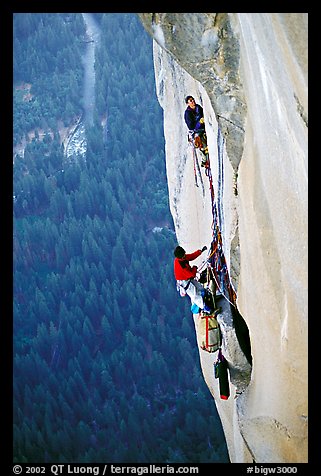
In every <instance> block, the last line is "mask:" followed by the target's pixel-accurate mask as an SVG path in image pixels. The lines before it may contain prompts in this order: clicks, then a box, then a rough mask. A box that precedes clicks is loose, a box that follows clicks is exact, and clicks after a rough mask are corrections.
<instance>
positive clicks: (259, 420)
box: [139, 13, 308, 463]
mask: <svg viewBox="0 0 321 476" xmlns="http://www.w3.org/2000/svg"><path fill="white" fill-rule="evenodd" d="M139 17H140V18H141V20H142V22H143V24H144V26H145V27H146V29H147V31H149V33H150V34H151V35H152V36H153V38H154V64H155V77H156V84H157V95H158V98H159V101H160V104H161V106H162V108H163V109H164V135H165V139H166V167H167V176H168V186H169V195H170V206H171V212H172V215H173V219H174V223H175V229H176V234H177V238H178V241H179V243H180V244H181V245H182V246H183V247H184V248H185V249H186V250H188V251H193V250H194V249H196V248H198V247H201V246H202V245H204V244H207V245H209V244H210V243H211V241H212V228H211V226H212V220H213V217H212V210H211V199H210V192H209V185H208V177H207V176H206V175H205V173H204V169H202V171H201V175H198V187H196V186H195V178H194V170H193V158H192V150H191V149H190V147H189V145H188V142H187V128H186V125H185V123H184V119H183V115H184V110H185V107H186V106H185V103H184V97H185V96H186V95H187V94H191V95H193V96H194V97H195V99H196V101H197V102H199V103H201V104H202V105H203V108H204V114H205V122H206V130H207V135H208V143H209V153H210V160H211V169H212V174H213V182H214V189H215V199H216V202H217V205H218V207H219V215H220V227H221V232H222V238H223V246H224V253H225V257H226V260H227V264H228V269H229V274H230V277H231V281H232V284H233V287H234V289H235V291H236V293H237V307H238V310H239V312H240V313H241V315H242V316H243V318H244V320H245V322H246V325H247V327H248V330H249V336H250V342H251V353H252V359H253V360H252V367H251V366H250V365H249V362H248V359H246V358H245V356H244V353H243V352H242V350H241V349H240V346H239V344H238V340H237V338H236V336H235V332H234V330H233V327H234V324H233V318H232V316H231V313H230V310H229V309H228V307H226V304H225V305H224V306H223V313H222V314H221V315H220V318H219V319H220V323H221V326H222V330H223V346H224V349H223V350H224V352H225V354H226V356H227V358H228V361H229V365H230V375H231V390H232V395H231V397H230V399H229V400H227V401H222V400H220V398H219V395H218V388H217V386H218V383H217V380H215V379H214V376H213V359H214V357H213V356H212V355H211V354H207V353H206V352H205V351H202V350H200V359H201V365H202V369H203V373H204V378H205V380H206V382H207V385H208V387H209V389H210V391H211V393H212V395H213V397H214V400H215V404H216V406H217V408H218V412H219V414H220V417H221V420H222V424H223V428H224V432H225V435H226V439H227V444H228V448H229V453H230V458H231V461H232V462H252V461H256V462H262V463H264V462H267V463H268V462H306V461H307V139H308V133H307V126H308V123H307V30H308V25H307V14H302V13H233V14H228V13H140V14H139ZM219 131H220V133H221V135H220V134H218V132H219ZM199 263H200V261H199ZM199 263H198V264H199ZM196 320H197V317H196V318H195V321H196ZM196 324H197V322H196ZM196 328H197V326H196ZM215 357H216V356H215ZM236 387H237V388H238V389H241V390H242V391H243V393H242V394H241V395H240V396H239V397H237V398H236V399H234V398H233V397H234V394H235V390H236Z"/></svg>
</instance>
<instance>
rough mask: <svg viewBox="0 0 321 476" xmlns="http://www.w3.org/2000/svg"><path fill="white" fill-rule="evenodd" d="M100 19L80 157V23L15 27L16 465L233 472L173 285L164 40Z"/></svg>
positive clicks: (50, 20) (27, 16) (39, 17)
mask: <svg viewBox="0 0 321 476" xmlns="http://www.w3.org/2000/svg"><path fill="white" fill-rule="evenodd" d="M93 15H95V19H96V21H97V22H98V24H99V26H100V29H101V44H100V46H99V48H98V49H97V52H96V102H95V113H94V124H93V126H92V127H90V128H89V127H88V129H87V133H86V134H87V152H86V155H85V156H81V155H78V156H75V157H74V158H72V159H70V158H69V159H68V160H67V159H66V157H65V156H64V151H63V146H62V143H61V137H60V135H59V124H61V123H63V124H64V127H68V126H69V125H70V124H71V123H73V122H74V121H75V118H77V117H79V116H80V115H81V114H82V109H83V104H82V91H83V89H82V87H83V86H82V84H83V64H82V59H81V58H82V55H83V52H84V48H85V47H86V41H85V40H86V36H85V26H84V22H83V17H82V15H81V14H78V13H72V14H59V13H51V14H50V13H36V14H33V13H18V14H15V15H14V144H20V143H22V142H23V141H24V139H26V137H27V134H28V132H30V131H34V138H33V140H32V141H31V142H29V143H28V144H27V145H26V147H25V150H24V153H23V154H21V155H16V156H15V158H14V177H13V179H14V356H13V357H14V364H13V365H14V389H13V396H14V448H13V453H14V461H15V462H37V463H41V462H49V463H68V462H70V463H72V462H78V463H94V462H96V463H99V462H101V463H104V462H111V463H112V462H118V463H127V462H128V463H151V462H155V463H156V462H160V463H180V462H182V463H190V462H193V463H203V462H204V463H205V462H229V459H228V454H227V450H226V444H225V440H224V435H223V432H222V427H221V423H220V420H219V417H218V415H217V412H216V408H215V404H214V401H213V398H212V396H211V395H210V392H209V390H208V388H207V386H206V384H205V382H204V379H203V376H202V373H201V368H200V362H199V351H198V348H197V343H196V337H195V330H194V323H193V318H192V314H191V311H190V302H189V299H187V298H181V297H180V296H179V294H178V293H177V291H176V286H175V280H174V276H173V249H174V247H175V246H176V237H175V233H174V229H173V223H172V218H171V215H170V211H169V203H168V190H167V182H166V171H165V157H164V138H163V118H162V110H161V108H160V106H159V104H158V101H157V98H156V94H155V79H154V70H153V59H152V40H151V38H150V37H149V36H148V35H147V33H146V32H145V30H144V29H143V27H142V25H141V24H140V22H139V19H138V18H137V16H136V15H135V14H125V13H120V14H108V13H105V14H93ZM24 84H28V85H31V86H30V88H28V93H27V94H26V91H25V90H24V89H22V88H21V85H24ZM106 117H107V123H108V133H107V134H106V133H105V132H104V131H103V125H102V123H103V119H104V118H105V119H106ZM40 130H41V131H44V132H43V134H42V135H41V137H40V136H39V131H40ZM28 140H29V139H28Z"/></svg>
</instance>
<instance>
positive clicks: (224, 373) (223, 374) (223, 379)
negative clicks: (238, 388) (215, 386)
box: [214, 350, 230, 400]
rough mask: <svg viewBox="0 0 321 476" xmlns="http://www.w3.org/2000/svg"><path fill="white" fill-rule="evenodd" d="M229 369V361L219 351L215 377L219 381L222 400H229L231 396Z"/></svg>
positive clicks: (215, 365)
mask: <svg viewBox="0 0 321 476" xmlns="http://www.w3.org/2000/svg"><path fill="white" fill-rule="evenodd" d="M227 369H228V364H227V360H226V359H225V357H224V355H223V354H222V352H221V350H219V354H218V358H217V361H216V362H215V364H214V376H215V378H218V380H219V387H220V397H221V399H222V400H227V399H228V398H229V396H230V384H229V378H228V370H227Z"/></svg>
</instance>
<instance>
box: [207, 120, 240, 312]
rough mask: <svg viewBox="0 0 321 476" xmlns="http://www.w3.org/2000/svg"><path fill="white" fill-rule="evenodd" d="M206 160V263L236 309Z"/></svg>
mask: <svg viewBox="0 0 321 476" xmlns="http://www.w3.org/2000/svg"><path fill="white" fill-rule="evenodd" d="M222 137H223V136H222V134H221V133H220V129H219V128H218V137H217V144H218V148H219V150H218V153H222V150H223V145H224V137H223V140H222ZM207 159H208V165H207V167H206V169H205V174H206V175H207V177H208V179H209V186H210V194H211V203H212V216H213V221H212V236H213V239H212V243H211V247H210V250H209V255H208V258H207V263H208V265H209V266H210V267H211V269H212V274H213V277H214V280H215V283H216V286H217V288H218V290H219V292H220V293H221V294H222V296H224V298H225V299H226V300H227V301H228V302H229V303H230V304H232V305H233V306H234V307H236V293H235V291H234V289H233V287H232V284H231V281H230V277H229V273H228V269H227V264H226V260H225V255H224V251H223V243H222V236H221V231H220V228H219V224H218V222H219V218H218V210H217V205H216V200H215V193H214V185H213V176H212V170H211V164H210V158H209V156H208V157H207Z"/></svg>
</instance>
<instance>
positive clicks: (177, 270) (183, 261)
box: [174, 246, 210, 312]
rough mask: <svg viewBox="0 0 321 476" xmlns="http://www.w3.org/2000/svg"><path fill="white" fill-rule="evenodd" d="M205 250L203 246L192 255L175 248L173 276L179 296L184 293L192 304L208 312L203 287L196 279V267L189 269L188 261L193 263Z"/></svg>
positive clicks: (180, 248) (178, 247)
mask: <svg viewBox="0 0 321 476" xmlns="http://www.w3.org/2000/svg"><path fill="white" fill-rule="evenodd" d="M205 250H207V247H206V246H203V248H202V249H201V250H196V251H194V253H189V254H186V252H185V250H184V248H182V247H181V246H176V248H175V250H174V256H175V259H174V276H175V279H176V281H177V285H178V286H179V288H180V290H181V295H184V293H186V294H187V295H188V296H189V297H190V299H191V302H192V303H193V304H196V305H197V306H198V307H199V308H200V309H204V311H207V312H209V311H210V309H209V308H207V306H206V305H205V303H204V299H203V296H204V287H203V286H202V285H201V283H199V282H198V281H197V280H196V279H195V276H196V273H197V266H193V267H191V265H190V264H189V261H193V260H194V259H196V258H198V257H199V256H200V255H201V254H202V253H203V251H205Z"/></svg>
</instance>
